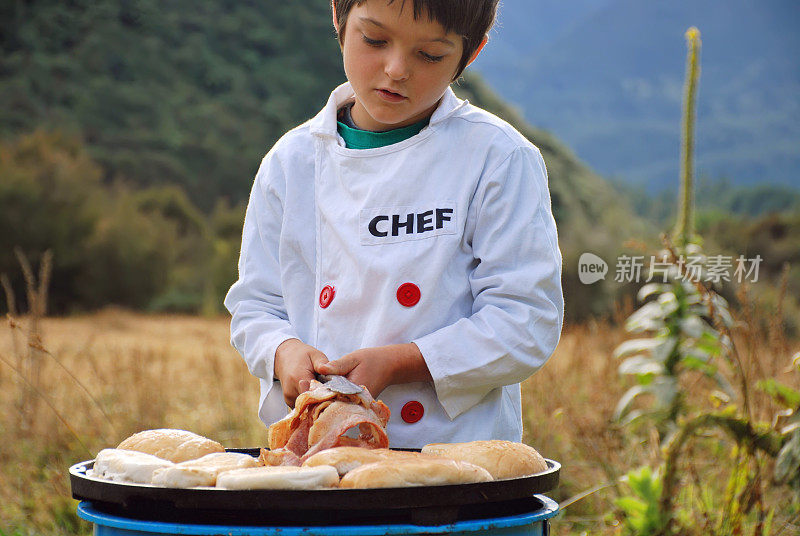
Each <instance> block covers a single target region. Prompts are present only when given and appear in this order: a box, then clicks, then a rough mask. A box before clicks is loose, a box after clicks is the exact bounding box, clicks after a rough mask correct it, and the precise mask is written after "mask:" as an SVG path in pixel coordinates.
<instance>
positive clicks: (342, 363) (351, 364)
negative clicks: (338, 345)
mask: <svg viewBox="0 0 800 536" xmlns="http://www.w3.org/2000/svg"><path fill="white" fill-rule="evenodd" d="M356 364H357V361H356V360H354V359H350V358H348V357H342V358H341V359H337V360H336V361H328V362H327V363H322V364H320V365H319V366H317V367H315V370H316V371H317V372H319V373H320V374H337V375H339V376H346V375H347V374H348V373H349V372H350V371H351V370H353V369H354V368H355V366H356Z"/></svg>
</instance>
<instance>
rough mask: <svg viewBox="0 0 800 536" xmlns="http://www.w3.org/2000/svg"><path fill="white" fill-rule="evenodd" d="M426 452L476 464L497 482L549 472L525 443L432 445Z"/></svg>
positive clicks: (424, 450)
mask: <svg viewBox="0 0 800 536" xmlns="http://www.w3.org/2000/svg"><path fill="white" fill-rule="evenodd" d="M422 452H423V453H424V454H432V455H436V456H443V457H445V458H449V459H451V460H460V461H464V462H469V463H474V464H475V465H479V466H480V467H483V468H484V469H486V470H487V471H489V473H490V474H491V475H492V477H493V478H494V479H495V480H500V479H503V478H518V477H521V476H527V475H532V474H534V473H539V472H541V471H544V470H545V469H547V462H546V461H545V460H544V458H542V456H541V455H540V454H539V453H538V452H536V449H534V448H533V447H530V446H528V445H526V444H525V443H515V442H513V441H502V440H499V439H493V440H490V441H470V442H467V443H431V444H428V445H425V446H424V447H422Z"/></svg>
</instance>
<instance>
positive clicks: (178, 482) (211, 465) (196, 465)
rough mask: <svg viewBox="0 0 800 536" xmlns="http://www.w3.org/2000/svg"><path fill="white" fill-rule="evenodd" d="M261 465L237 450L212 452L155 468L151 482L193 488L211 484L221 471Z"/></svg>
mask: <svg viewBox="0 0 800 536" xmlns="http://www.w3.org/2000/svg"><path fill="white" fill-rule="evenodd" d="M259 465H261V464H260V463H259V461H258V460H257V459H256V458H253V457H252V456H249V455H247V454H239V453H237V452H214V453H212V454H206V455H205V456H203V457H202V458H197V459H196V460H188V461H185V462H181V463H178V464H175V465H173V466H171V467H165V468H163V469H156V471H155V472H154V473H153V481H152V483H153V484H154V485H156V486H166V487H168V488H194V487H197V486H213V485H215V484H216V483H217V476H218V475H219V474H220V473H222V472H223V471H231V470H233V469H245V468H248V467H258V466H259Z"/></svg>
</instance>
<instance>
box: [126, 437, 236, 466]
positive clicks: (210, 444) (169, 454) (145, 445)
mask: <svg viewBox="0 0 800 536" xmlns="http://www.w3.org/2000/svg"><path fill="white" fill-rule="evenodd" d="M117 448H118V449H126V450H135V451H138V452H144V453H146V454H152V455H153V456H158V457H159V458H163V459H165V460H169V461H171V462H175V463H179V462H185V461H187V460H194V459H197V458H200V457H201V456H205V455H206V454H211V453H212V452H225V448H224V447H223V446H222V445H220V444H219V443H217V442H216V441H212V440H210V439H208V438H205V437H203V436H201V435H197V434H194V433H192V432H187V431H186V430H171V429H167V428H162V429H159V430H145V431H144V432H139V433H136V434H133V435H132V436H130V437H129V438H127V439H126V440H124V441H123V442H122V443H120V444H119V445H118V446H117Z"/></svg>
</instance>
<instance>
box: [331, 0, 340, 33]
mask: <svg viewBox="0 0 800 536" xmlns="http://www.w3.org/2000/svg"><path fill="white" fill-rule="evenodd" d="M331 11H332V12H333V27H334V28H335V29H336V33H337V34H338V33H339V20H338V19H337V18H336V3H335V2H334V1H333V0H331Z"/></svg>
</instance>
